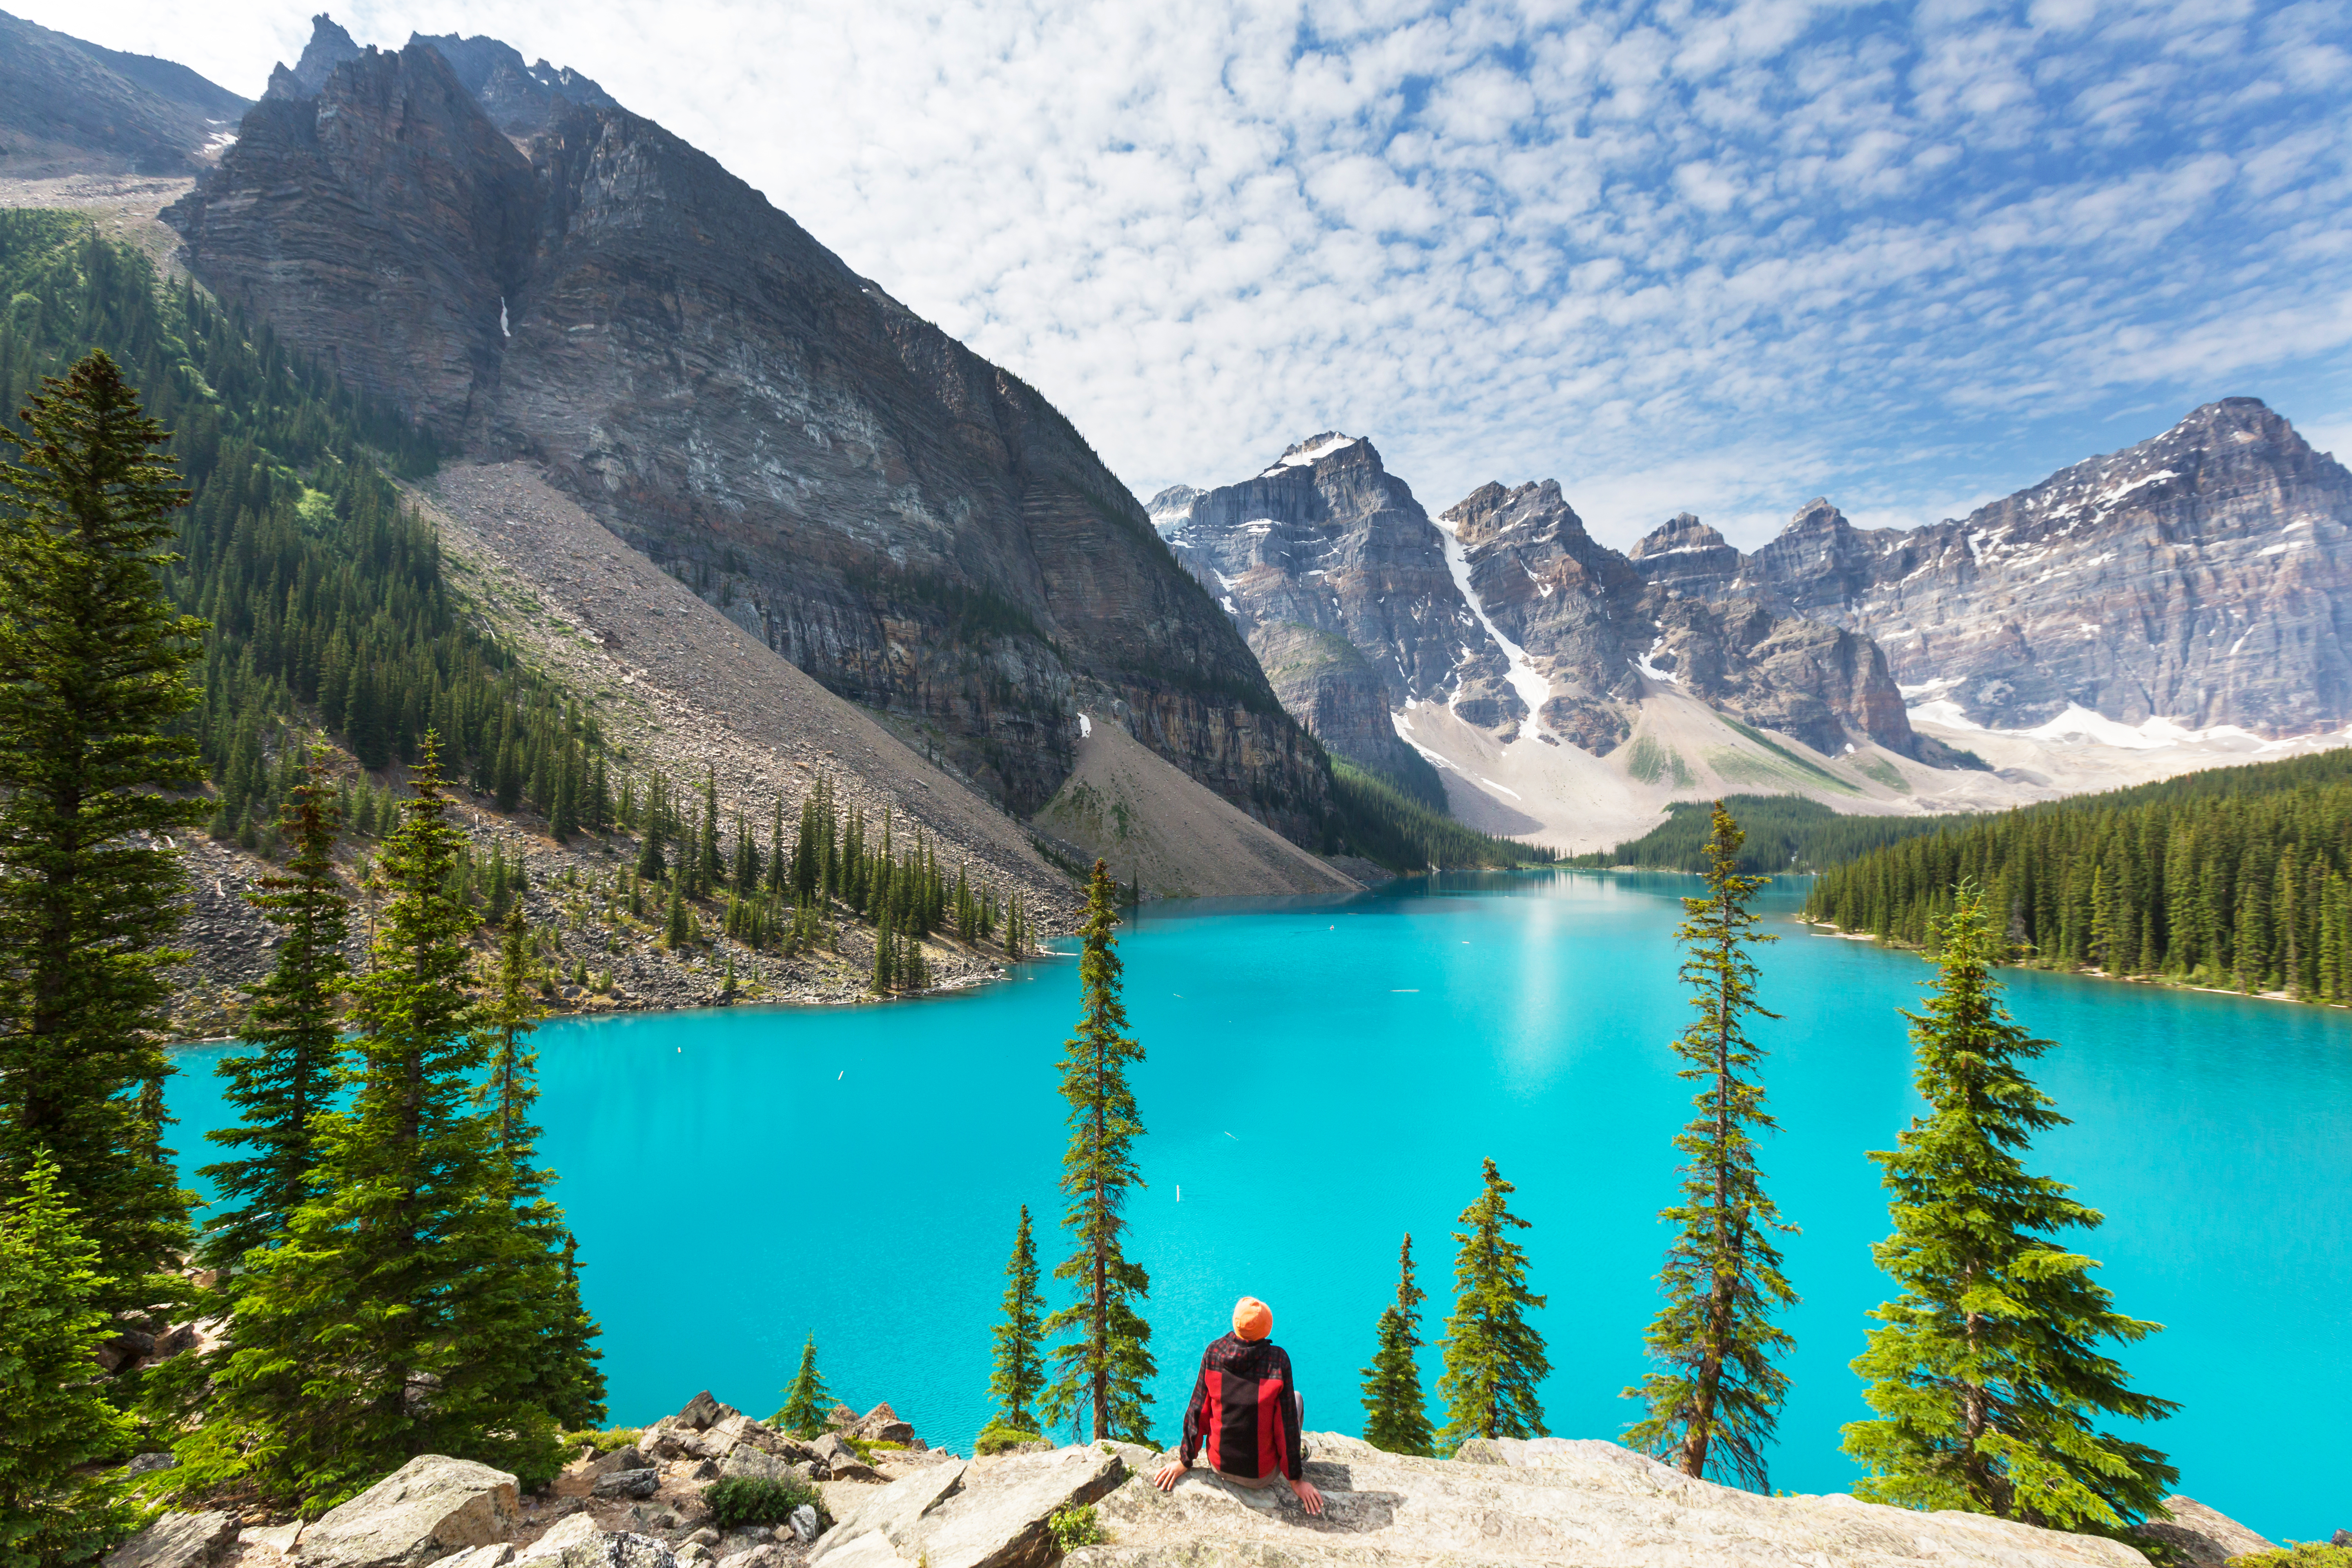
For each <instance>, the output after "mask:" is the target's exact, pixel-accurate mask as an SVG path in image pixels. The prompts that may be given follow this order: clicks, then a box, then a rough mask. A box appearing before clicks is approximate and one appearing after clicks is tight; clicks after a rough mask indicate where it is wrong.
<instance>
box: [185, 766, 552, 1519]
mask: <svg viewBox="0 0 2352 1568" xmlns="http://www.w3.org/2000/svg"><path fill="white" fill-rule="evenodd" d="M420 750H421V756H420V761H419V764H418V767H417V770H416V772H415V775H414V777H413V779H412V781H411V782H412V783H413V784H414V785H415V794H414V795H412V796H411V797H410V798H408V799H407V800H405V801H404V802H403V803H402V804H401V812H402V820H401V824H400V826H399V827H398V828H396V829H395V830H394V832H393V833H392V835H391V836H390V837H388V838H387V839H386V840H385V841H384V845H383V853H382V854H381V855H380V856H379V857H378V858H377V859H376V862H375V872H376V874H377V876H379V877H380V878H381V879H383V883H384V885H385V888H386V889H387V894H388V896H387V897H386V899H385V901H384V904H383V910H382V912H381V915H380V917H379V918H378V920H377V922H376V930H375V936H374V942H373V951H372V952H371V955H370V957H371V962H370V963H369V966H368V968H367V969H366V970H365V971H364V972H363V973H360V974H357V975H355V976H353V977H352V986H351V989H352V995H353V997H354V999H355V1003H356V1005H355V1006H354V1008H353V1016H354V1018H355V1021H356V1022H357V1023H358V1025H359V1034H358V1037H357V1038H356V1039H355V1040H354V1041H353V1043H352V1051H353V1055H354V1056H355V1058H357V1066H356V1068H354V1069H353V1070H352V1079H353V1086H352V1095H351V1099H350V1103H349V1105H348V1106H347V1107H346V1108H345V1109H343V1110H339V1111H335V1112H332V1113H330V1114H328V1115H325V1116H322V1117H321V1118H320V1119H319V1121H318V1126H319V1128H320V1138H319V1148H320V1163H319V1166H318V1173H317V1175H318V1184H319V1190H320V1197H319V1198H318V1199H317V1200H316V1201H315V1202H312V1203H310V1204H306V1205H303V1206H302V1207H301V1208H299V1209H298V1210H297V1211H296V1212H295V1215H294V1216H293V1218H292V1219H291V1221H290V1222H289V1224H288V1226H287V1227H286V1231H285V1235H284V1237H283V1239H281V1240H280V1241H279V1242H278V1245H276V1246H274V1247H270V1248H268V1250H266V1251H264V1252H261V1253H257V1254H253V1255H249V1257H248V1258H247V1262H248V1265H249V1266H250V1268H251V1276H250V1278H249V1279H248V1280H247V1284H246V1287H245V1289H244V1290H243V1291H242V1293H241V1294H240V1297H239V1300H238V1306H237V1317H236V1348H235V1350H234V1351H233V1352H231V1353H230V1354H229V1355H228V1357H227V1360H226V1365H225V1366H223V1367H222V1368H221V1369H220V1370H219V1372H218V1373H217V1374H216V1381H215V1393H214V1396H213V1401H212V1406H211V1409H210V1410H209V1411H208V1412H207V1415H206V1418H205V1422H204V1424H203V1425H202V1426H198V1427H197V1428H196V1429H195V1430H194V1433H193V1434H191V1435H190V1436H188V1437H187V1438H185V1439H184V1441H183V1442H182V1443H181V1444H180V1446H179V1452H180V1455H181V1458H182V1460H183V1465H182V1472H183V1479H182V1480H181V1483H180V1484H181V1487H182V1489H183V1490H184V1492H187V1493H199V1492H201V1491H203V1490H204V1489H208V1488H215V1487H220V1486H224V1485H231V1484H242V1485H245V1486H249V1487H251V1488H252V1489H254V1490H255V1491H257V1492H258V1493H259V1494H260V1495H262V1496H265V1497H268V1498H271V1499H273V1500H278V1501H280V1502H285V1503H300V1504H303V1505H305V1506H308V1507H318V1506H320V1505H323V1504H331V1503H332V1502H334V1501H337V1500H341V1499H343V1498H345V1497H348V1496H350V1495H352V1493H353V1492H355V1491H356V1490H357V1489H360V1488H361V1487H363V1486H365V1485H367V1484H368V1483H370V1482H372V1481H373V1480H374V1479H376V1478H378V1477H380V1476H382V1475H383V1474H384V1473H385V1472H387V1471H389V1470H392V1469H395V1468H398V1467H399V1466H400V1465H401V1464H402V1463H403V1462H404V1461H405V1460H406V1459H408V1458H412V1457H413V1456H415V1455H417V1454H420V1453H442V1454H449V1455H453V1456H456V1457H457V1458H475V1459H481V1460H485V1461H487V1462H489V1463H493V1464H497V1465H499V1466H500V1467H501V1468H507V1469H510V1470H514V1471H516V1472H518V1474H520V1476H522V1477H523V1478H524V1479H526V1480H527V1481H528V1480H530V1479H533V1478H542V1479H543V1478H545V1477H550V1476H551V1475H552V1474H553V1472H554V1468H555V1466H554V1451H553V1438H554V1427H553V1422H552V1419H551V1415H549V1413H548V1412H547V1411H546V1410H545V1409H544V1408H543V1407H541V1406H538V1405H533V1404H532V1403H531V1402H530V1399H529V1397H528V1396H529V1394H530V1393H531V1392H532V1391H533V1384H534V1381H535V1378H536V1375H537V1373H538V1372H539V1370H540V1368H539V1365H538V1363H537V1361H536V1358H534V1357H532V1356H529V1355H518V1354H516V1353H515V1348H514V1347H513V1346H512V1345H510V1344H508V1343H503V1342H500V1340H499V1338H498V1336H497V1335H496V1334H495V1333H493V1332H490V1330H492V1329H505V1328H509V1327H510V1326H511V1324H512V1319H511V1317H510V1316H509V1315H508V1314H506V1313H505V1312H504V1311H503V1310H502V1309H501V1308H499V1305H498V1300H499V1298H498V1297H497V1296H496V1294H495V1291H494V1289H492V1287H495V1286H496V1285H498V1284H499V1283H500V1282H499V1281H495V1280H493V1281H489V1282H488V1283H487V1284H486V1282H485V1281H484V1279H482V1278H481V1276H482V1273H483V1271H484V1270H486V1269H488V1270H492V1271H498V1270H507V1269H510V1268H511V1266H512V1264H513V1262H514V1248H513V1246H512V1242H511V1237H512V1233H513V1225H512V1219H511V1211H510V1209H509V1205H507V1204H505V1203H503V1202H500V1201H499V1200H500V1198H501V1196H502V1194H504V1193H505V1191H506V1190H507V1188H508V1185H509V1183H508V1179H507V1174H506V1173H505V1172H504V1171H503V1170H501V1168H500V1165H499V1157H498V1152H497V1149H496V1146H495V1142H494V1141H493V1139H492V1137H491V1135H490V1133H491V1128H490V1123H489V1121H488V1119H486V1118H484V1117H481V1116H478V1115H474V1114H471V1113H470V1112H469V1106H468V1102H469V1100H470V1099H471V1089H472V1080H473V1079H474V1077H475V1075H476V1074H477V1073H478V1072H479V1071H480V1070H481V1068H482V1066H483V1061H484V1055H485V1053H484V1050H483V1047H482V1045H481V1041H480V1038H479V1037H478V1036H476V1035H474V1034H472V1033H470V1032H469V1031H470V1030H471V1029H472V1028H473V1026H475V1025H476V1024H477V1022H478V1017H477V1014H476V1010H475V1007H474V1005H473V1004H472V1003H471V1002H470V1001H469V1000H468V999H467V994H466V982H467V977H468V974H469V973H470V971H471V968H472V963H471V955H470V954H469V953H468V952H467V947H466V938H467V935H468V934H469V933H470V932H471V931H473V930H474V929H475V926H476V923H477V922H476V920H475V916H474V913H473V911H472V910H471V909H470V908H469V907H468V906H467V904H466V903H465V902H464V901H463V900H461V899H459V898H457V897H456V896H455V895H454V893H453V892H452V890H451V889H452V887H453V885H454V882H455V878H454V877H453V875H452V873H453V872H454V871H455V870H456V869H457V866H458V863H459V857H460V855H461V852H462V849H463V845H464V837H463V835H462V834H461V833H460V832H459V830H458V828H457V825H456V824H455V823H454V822H452V821H451V820H450V801H449V796H448V794H447V792H446V789H445V788H444V786H443V784H442V780H441V773H440V764H439V757H438V748H437V746H436V742H435V740H434V738H433V737H432V736H431V735H430V734H427V735H426V736H425V737H424V739H423V741H422V743H421V747H420Z"/></svg>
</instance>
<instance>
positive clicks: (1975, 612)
mask: <svg viewBox="0 0 2352 1568" xmlns="http://www.w3.org/2000/svg"><path fill="white" fill-rule="evenodd" d="M2347 531H2352V474H2347V472H2346V471H2345V469H2344V468H2343V467H2342V466H2341V465H2340V464H2338V463H2337V462H2336V460H2335V459H2334V458H2332V457H2329V456H2328V455H2327V454H2326V453H2321V452H2315V451H2314V450H2313V449H2312V447H2311V446H2310V444H2309V443H2308V442H2306V441H2305V440H2304V438H2303V437H2301V436H2299V435H2297V434H2296V433H2295V431H2294V427H2293V426H2290V425H2289V424H2288V423H2287V422H2286V420H2284V418H2282V417H2280V416H2278V415H2277V414H2275V413H2273V412H2272V411H2271V410H2270V409H2269V408H2268V407H2266V406H2264V405H2263V404H2262V403H2261V402H2260V401H2259V400H2257V399H2254V398H2251V397H2231V398H2225V399H2223V400H2222V401H2221V402H2219V403H2211V404H2208V405H2205V406H2204V407H2201V408H2200V409H2197V410H2196V411H2195V412H2194V413H2192V414H2190V415H2189V416H2188V417H2187V418H2185V419H2183V420H2181V421H2180V423H2179V424H2178V425H2175V426H2173V427H2172V428H2171V429H2169V430H2167V431H2166V432H2164V434H2162V435H2160V436H2158V437H2154V438H2153V439H2150V440H2147V441H2143V442H2141V443H2139V444H2138V445H2137V446H2136V447H2127V448H2126V449H2125V450H2123V451H2120V452H2116V453H2112V454H2110V455H2108V456H2106V457H2102V458H2090V459H2089V460H2087V461H2085V462H2081V463H2077V464H2075V465H2074V467H2072V468H2065V469H2063V470H2061V471H2060V472H2058V473H2055V474H2053V475H2052V476H2051V477H2050V478H2049V479H2044V480H2043V481H2042V483H2040V484H2038V485H2035V486H2033V487H2032V489H2025V490H2021V491H2019V492H2018V493H2017V494H2015V495H2012V496H2010V497H2008V498H2007V499H2006V500H1999V501H1995V502H1993V503H1992V504H1991V505H1990V506H1985V507H1980V508H1979V509H1978V510H1975V511H1973V512H1971V513H1969V515H1968V516H1967V517H1966V518H1963V519H1960V520H1958V521H1945V522H1939V523H1937V524H1935V525H1934V526H1933V527H1929V528H1920V529H1914V530H1910V531H1897V530H1890V529H1879V530H1863V529H1857V528H1855V527H1854V526H1853V524H1852V523H1850V522H1848V521H1846V519H1845V517H1844V516H1843V514H1842V513H1841V512H1840V511H1839V510H1837V509H1836V508H1835V507H1833V506H1832V505H1831V504H1830V503H1829V502H1828V501H1827V500H1815V501H1812V502H1811V503H1809V504H1808V505H1806V506H1805V507H1804V508H1803V509H1802V510H1800V511H1799V512H1798V513H1797V514H1796V516H1795V517H1794V518H1793V519H1791V520H1790V523H1789V526H1788V528H1787V529H1786V530H1784V531H1782V532H1781V534H1780V537H1779V538H1777V539H1775V540H1774V541H1772V542H1771V543H1769V544H1768V545H1766V546H1765V547H1764V548H1763V549H1761V550H1759V551H1758V552H1756V553H1755V554H1754V555H1752V556H1748V557H1747V558H1745V559H1744V560H1742V561H1740V562H1739V563H1738V566H1737V568H1736V569H1735V570H1734V571H1733V572H1732V573H1731V574H1730V575H1729V576H1728V577H1726V576H1724V575H1723V574H1721V573H1720V572H1719V571H1718V572H1717V574H1716V575H1715V576H1714V577H1713V578H1712V579H1710V581H1709V583H1708V584H1707V585H1706V589H1705V592H1706V595H1708V596H1714V597H1729V596H1732V595H1754V596H1758V597H1760V598H1762V599H1764V600H1766V601H1767V602H1769V603H1771V604H1773V605H1775V606H1776V607H1779V608H1781V609H1785V610H1788V611H1790V612H1793V613H1795V614H1798V615H1801V616H1807V617H1809V618H1812V619H1816V620H1824V621H1831V622H1834V623H1835V624H1837V625H1838V626H1844V627H1846V628H1849V629H1851V630H1853V631H1855V632H1860V633H1863V634H1865V635H1867V636H1868V637H1872V638H1874V639H1875V641H1876V642H1877V643H1878V644H1879V646H1880V647H1883V648H1885V652H1886V658H1887V659H1888V661H1889V663H1890V665H1891V667H1892V668H1893V670H1894V672H1895V678H1896V679H1898V680H1899V681H1901V682H1902V683H1903V685H1904V687H1905V689H1906V690H1907V691H1909V692H1910V693H1911V694H1912V695H1913V696H1914V698H1915V699H1917V700H1936V701H1937V702H1939V703H1941V702H1948V703H1949V704H1951V705H1952V710H1953V711H1955V712H1956V713H1957V715H1958V716H1959V717H1962V718H1964V719H1965V720H1966V721H1969V722H1971V723H1975V724H1979V725H1983V726H1986V727H1988V728H1994V729H2019V728H2027V727H2032V726H2034V725H2038V724H2041V723H2043V722H2045V721H2049V720H2052V719H2054V718H2056V717H2058V716H2059V715H2061V714H2063V713H2064V712H2065V711H2066V710H2067V709H2068V708H2070V707H2073V706H2080V707H2082V708H2084V709H2088V710H2093V711H2095V712H2096V713H2098V714H2101V715H2103V716H2105V718H2107V719H2111V720H2114V721H2117V722H2119V723H2123V724H2126V725H2141V724H2144V723H2146V722H2147V721H2149V720H2152V719H2153V720H2168V721H2173V722H2174V723H2177V724H2179V725H2181V726H2185V727H2187V728H2189V729H2199V730H2201V729H2205V728H2208V727H2210V726H2214V725H2238V726H2241V727H2242V728H2244V729H2247V730H2250V731H2254V732H2255V733H2257V734H2260V735H2263V736H2268V737H2277V736H2284V735H2292V734H2298V733H2304V732H2307V731H2313V730H2316V729H2321V728H2332V727H2335V726H2337V725H2341V724H2343V723H2345V722H2346V721H2347V720H2352V659H2347V647H2352V552H2347V542H2352V533H2348V532H2347ZM1694 591H1697V590H1696V589H1695V590H1694Z"/></svg>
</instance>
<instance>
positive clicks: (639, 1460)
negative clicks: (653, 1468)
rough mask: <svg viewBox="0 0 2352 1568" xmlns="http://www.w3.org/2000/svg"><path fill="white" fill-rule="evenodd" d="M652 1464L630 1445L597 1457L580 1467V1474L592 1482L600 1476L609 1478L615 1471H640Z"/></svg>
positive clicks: (634, 1446)
mask: <svg viewBox="0 0 2352 1568" xmlns="http://www.w3.org/2000/svg"><path fill="white" fill-rule="evenodd" d="M652 1463H653V1461H652V1460H651V1459H649V1458H646V1456H645V1454H644V1453H643V1452H642V1451H641V1450H640V1449H639V1448H638V1447H637V1446H636V1445H635V1444H634V1443H632V1444H630V1445H629V1446H628V1447H625V1448H615V1449H614V1450H613V1451H612V1452H611V1453H609V1454H599V1455H597V1456H596V1457H595V1458H593V1459H590V1460H589V1461H588V1462H587V1463H585V1464H583V1465H582V1466H581V1467H580V1473H581V1474H582V1475H583V1476H586V1477H588V1478H589V1479H591V1480H593V1479H597V1478H598V1477H601V1476H609V1475H611V1474H612V1473H613V1472H614V1471H615V1470H642V1469H644V1468H646V1466H647V1465H650V1464H652Z"/></svg>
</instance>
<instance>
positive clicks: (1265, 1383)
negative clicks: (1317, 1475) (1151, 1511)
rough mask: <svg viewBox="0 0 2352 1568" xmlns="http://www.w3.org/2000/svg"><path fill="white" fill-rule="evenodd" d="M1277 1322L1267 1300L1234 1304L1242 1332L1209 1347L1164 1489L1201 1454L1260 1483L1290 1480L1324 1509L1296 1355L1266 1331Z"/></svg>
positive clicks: (1301, 1496)
mask: <svg viewBox="0 0 2352 1568" xmlns="http://www.w3.org/2000/svg"><path fill="white" fill-rule="evenodd" d="M1273 1328H1274V1314H1273V1312H1272V1311H1271V1310H1268V1308H1267V1307H1266V1305H1265V1302H1263V1301H1260V1300H1256V1299H1255V1297H1250V1296H1244V1297H1243V1298H1242V1299H1241V1300H1240V1301H1239V1302H1237V1303H1236V1304H1235V1305H1234V1331H1233V1332H1232V1333H1229V1334H1226V1335H1224V1336H1223V1337H1222V1338H1220V1339H1217V1340H1214V1341H1213V1342H1211V1343H1210V1345H1209V1348H1208V1349H1207V1350H1205V1351H1203V1352H1202V1353H1201V1372H1200V1375H1199V1376H1198V1377H1197V1378H1195V1379H1194V1380H1193V1384H1192V1400H1191V1402H1190V1403H1189V1404H1188V1405H1186V1406H1185V1409H1184V1446H1183V1447H1182V1448H1181V1450H1180V1452H1179V1454H1178V1457H1177V1458H1175V1459H1174V1460H1173V1461H1171V1463H1169V1464H1168V1465H1166V1466H1164V1467H1163V1468H1161V1469H1160V1473H1159V1474H1158V1475H1156V1476H1154V1477H1153V1478H1152V1479H1153V1480H1154V1481H1155V1482H1156V1483H1157V1484H1158V1485H1159V1487H1160V1490H1162V1491H1167V1490H1169V1489H1172V1488H1173V1487H1174V1486H1175V1485H1176V1482H1177V1480H1178V1479H1179V1478H1181V1476H1182V1475H1183V1474H1184V1472H1185V1471H1186V1470H1188V1469H1190V1468H1192V1462H1193V1461H1194V1460H1195V1459H1196V1458H1197V1459H1199V1460H1201V1461H1202V1462H1203V1463H1205V1464H1206V1465H1207V1466H1208V1467H1209V1468H1210V1469H1212V1470H1213V1471H1215V1472H1216V1473H1217V1474H1218V1475H1219V1476H1221V1477H1223V1479H1226V1480H1228V1481H1232V1482H1234V1483H1235V1484H1236V1485H1239V1486H1244V1487H1248V1488H1251V1489H1257V1488H1262V1487H1267V1486H1271V1485H1273V1484H1274V1482H1275V1481H1276V1480H1277V1479H1281V1480H1286V1481H1288V1482H1289V1483H1290V1489H1291V1490H1292V1491H1293V1492H1295V1493H1297V1496H1298V1500H1299V1502H1300V1503H1301V1504H1303V1505H1304V1506H1305V1507H1306V1509H1307V1512H1309V1513H1320V1512H1322V1511H1323V1498H1322V1494H1321V1493H1319V1492H1318V1491H1317V1490H1316V1489H1315V1488H1314V1486H1313V1484H1312V1483H1310V1482H1309V1481H1307V1479H1306V1477H1305V1473H1304V1472H1305V1468H1306V1446H1305V1445H1304V1443H1302V1442H1301V1440H1300V1433H1299V1419H1300V1415H1301V1402H1300V1400H1299V1397H1298V1391H1297V1387H1296V1385H1295V1384H1293V1382H1292V1379H1291V1373H1290V1356H1289V1353H1288V1352H1286V1351H1285V1350H1283V1348H1282V1347H1281V1346H1280V1345H1277V1344H1276V1343H1275V1342H1273V1341H1272V1340H1271V1339H1269V1338H1267V1337H1266V1336H1267V1335H1268V1334H1269V1333H1271V1332H1272V1331H1273Z"/></svg>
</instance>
